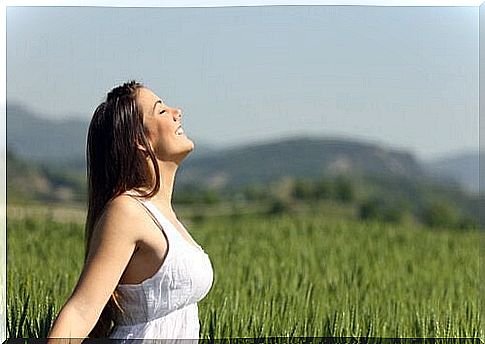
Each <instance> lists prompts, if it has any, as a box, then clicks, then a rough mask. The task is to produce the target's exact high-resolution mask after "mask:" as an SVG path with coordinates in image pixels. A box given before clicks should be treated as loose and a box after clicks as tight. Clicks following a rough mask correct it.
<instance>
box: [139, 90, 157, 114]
mask: <svg viewBox="0 0 485 344" xmlns="http://www.w3.org/2000/svg"><path fill="white" fill-rule="evenodd" d="M159 99H160V97H159V96H157V95H156V94H155V93H153V92H152V91H151V90H150V89H148V88H145V87H143V88H140V89H139V90H138V95H137V100H138V103H139V104H140V105H141V107H142V108H143V112H150V111H152V110H153V105H154V104H155V102H156V101H157V100H159Z"/></svg>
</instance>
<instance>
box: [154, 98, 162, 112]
mask: <svg viewBox="0 0 485 344" xmlns="http://www.w3.org/2000/svg"><path fill="white" fill-rule="evenodd" d="M158 103H160V105H162V101H161V100H160V99H159V100H157V101H156V102H155V104H153V110H152V112H153V111H155V107H156V106H157V104H158Z"/></svg>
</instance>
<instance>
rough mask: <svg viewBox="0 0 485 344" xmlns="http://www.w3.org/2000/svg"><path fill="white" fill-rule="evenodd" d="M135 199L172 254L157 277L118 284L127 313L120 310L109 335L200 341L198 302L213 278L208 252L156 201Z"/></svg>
mask: <svg viewBox="0 0 485 344" xmlns="http://www.w3.org/2000/svg"><path fill="white" fill-rule="evenodd" d="M135 199H137V200H139V201H140V203H141V204H142V205H143V206H145V209H146V210H147V211H148V212H149V213H151V215H152V218H153V217H154V220H155V221H156V222H158V223H157V225H158V226H159V228H160V227H161V230H162V231H163V232H164V233H165V235H166V238H167V239H168V253H167V255H166V257H165V260H164V262H163V264H162V266H161V267H160V268H159V269H158V271H157V272H156V273H155V274H154V275H153V276H152V277H150V278H147V279H145V280H144V281H142V282H141V283H139V284H118V286H117V291H118V295H119V298H118V299H119V300H118V303H119V305H120V306H121V308H122V309H123V310H124V312H123V313H118V314H117V315H116V317H115V324H116V325H115V327H114V329H113V331H112V333H111V334H110V336H109V338H113V339H175V340H177V339H192V340H194V339H195V340H194V341H193V342H197V341H198V338H199V329H200V324H199V315H198V307H197V302H198V301H200V300H202V299H203V298H204V297H205V296H206V295H207V293H208V292H209V290H210V288H211V286H212V282H213V270H212V264H211V261H210V259H209V256H208V255H207V254H206V253H205V251H204V249H203V248H202V247H200V246H199V245H197V247H196V246H194V244H193V243H190V242H189V241H188V240H187V239H185V238H184V237H183V236H182V234H181V233H180V232H179V231H178V230H177V229H176V228H175V227H174V226H173V225H172V223H171V222H170V221H169V220H168V219H167V218H165V216H164V215H163V214H162V213H161V212H160V211H159V210H158V209H157V207H156V206H155V205H154V204H153V203H152V202H150V201H149V200H146V199H145V200H144V199H142V198H140V199H138V198H135ZM178 223H179V224H180V225H181V226H183V225H182V224H181V223H180V221H179V222H178ZM182 342H183V343H188V342H190V341H182Z"/></svg>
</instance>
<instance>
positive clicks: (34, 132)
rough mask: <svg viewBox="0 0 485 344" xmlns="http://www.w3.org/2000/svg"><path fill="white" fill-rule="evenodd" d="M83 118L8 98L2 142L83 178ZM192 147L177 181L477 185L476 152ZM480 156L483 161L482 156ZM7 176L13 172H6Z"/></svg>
mask: <svg viewBox="0 0 485 344" xmlns="http://www.w3.org/2000/svg"><path fill="white" fill-rule="evenodd" d="M88 125H89V123H88V121H82V120H76V119H69V120H62V121H55V120H48V119H45V118H43V116H41V115H39V114H36V113H34V112H33V111H31V110H29V109H28V108H26V107H25V106H22V105H20V104H15V103H10V102H9V103H8V104H7V147H8V150H9V151H10V152H13V153H14V154H15V155H16V156H18V158H19V159H22V160H24V161H33V162H37V163H41V162H42V163H44V164H49V165H51V166H52V169H51V170H54V169H55V168H57V169H64V170H66V169H72V170H73V171H77V173H80V174H82V175H83V176H84V174H85V145H86V142H85V141H86V135H87V130H88ZM193 141H194V143H195V150H194V152H193V153H192V154H190V155H189V156H188V158H187V159H186V161H184V163H183V164H182V165H181V167H180V169H179V173H178V174H177V184H179V185H181V186H187V185H194V184H199V185H207V186H209V187H214V188H217V187H221V188H225V187H231V186H240V185H244V184H247V183H253V182H254V183H268V182H271V181H273V180H277V179H279V178H281V177H284V176H291V177H296V178H300V177H308V178H316V177H319V176H322V175H336V174H354V175H355V174H373V175H375V176H377V177H378V176H383V175H395V176H400V177H405V178H408V179H414V178H426V177H428V176H430V177H432V178H434V179H436V180H439V181H441V182H443V183H448V184H449V183H460V185H463V186H464V187H466V189H467V190H471V191H473V190H477V189H478V154H462V155H456V156H450V157H446V158H441V159H435V160H433V161H425V162H421V161H418V160H417V159H416V158H415V157H414V155H412V154H411V153H409V152H406V151H399V150H391V149H387V148H385V147H382V146H380V145H376V144H370V143H367V142H362V141H351V140H347V139H340V138H322V137H294V138H288V139H282V140H279V141H272V142H266V143H258V144H251V145H241V146H239V147H235V148H231V149H224V150H221V149H217V148H215V147H214V146H210V145H208V144H206V143H204V142H202V143H200V141H199V140H197V139H193ZM484 161H485V160H484ZM10 176H12V174H10Z"/></svg>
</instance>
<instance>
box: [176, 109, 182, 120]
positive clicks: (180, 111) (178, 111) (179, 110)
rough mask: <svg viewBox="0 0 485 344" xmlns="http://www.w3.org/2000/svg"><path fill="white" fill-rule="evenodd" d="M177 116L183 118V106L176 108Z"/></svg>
mask: <svg viewBox="0 0 485 344" xmlns="http://www.w3.org/2000/svg"><path fill="white" fill-rule="evenodd" d="M175 118H177V119H181V118H182V109H181V108H177V109H176V110H175Z"/></svg>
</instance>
